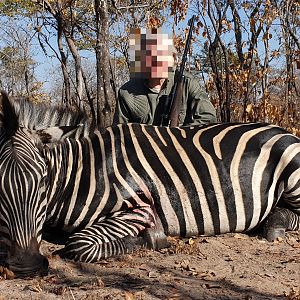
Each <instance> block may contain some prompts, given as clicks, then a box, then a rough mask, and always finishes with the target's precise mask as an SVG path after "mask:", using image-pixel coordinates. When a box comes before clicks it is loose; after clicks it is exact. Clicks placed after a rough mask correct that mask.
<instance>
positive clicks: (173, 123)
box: [169, 77, 183, 127]
mask: <svg viewBox="0 0 300 300" xmlns="http://www.w3.org/2000/svg"><path fill="white" fill-rule="evenodd" d="M182 96H183V77H182V78H181V80H180V81H179V82H177V92H176V94H174V101H173V105H172V109H171V112H170V118H169V119H170V121H169V126H170V127H178V126H179V113H180V108H181V102H182Z"/></svg>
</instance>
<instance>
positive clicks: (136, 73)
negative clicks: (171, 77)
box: [129, 29, 174, 79]
mask: <svg viewBox="0 0 300 300" xmlns="http://www.w3.org/2000/svg"><path fill="white" fill-rule="evenodd" d="M173 49H174V47H173V41H172V39H171V38H170V37H169V36H168V34H166V33H162V32H161V30H160V29H133V30H131V33H130V37H129V56H130V75H131V77H138V78H146V79H149V78H168V74H169V72H171V71H172V70H173V66H174V58H173V52H174V51H173Z"/></svg>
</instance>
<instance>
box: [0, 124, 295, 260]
mask: <svg viewBox="0 0 300 300" xmlns="http://www.w3.org/2000/svg"><path fill="white" fill-rule="evenodd" d="M4 123H5V122H4ZM45 133H46V134H47V135H51V129H49V130H45V131H42V130H39V131H33V130H26V129H22V128H20V129H18V130H17V131H16V133H15V134H13V136H11V137H9V138H7V137H6V132H5V124H4V130H3V136H2V137H1V142H2V144H1V154H0V155H1V156H0V157H1V160H2V163H1V164H0V171H1V172H2V174H4V175H5V178H6V175H7V174H8V178H10V179H7V180H6V179H2V181H1V186H0V188H1V191H0V195H1V202H0V205H1V209H0V211H1V212H0V214H1V215H0V224H1V228H0V232H1V236H2V238H3V239H4V240H5V241H6V243H7V244H9V243H10V242H12V241H14V242H16V243H17V244H18V245H19V246H20V247H25V248H26V247H28V245H29V244H30V241H31V240H32V239H33V238H34V239H37V240H38V241H39V240H40V238H41V237H40V232H41V230H42V226H43V225H44V228H45V229H47V230H49V229H51V230H52V231H53V230H54V231H55V230H57V231H60V232H61V231H62V232H65V233H67V234H68V235H70V237H69V239H68V241H67V243H66V247H65V251H64V255H65V256H66V257H69V258H73V259H76V260H81V261H86V262H91V261H97V260H99V259H101V258H103V257H109V256H112V255H116V254H120V253H126V252H128V251H132V250H133V249H134V248H135V247H136V246H139V245H143V244H145V243H146V244H148V245H150V246H152V247H159V245H164V244H165V242H164V239H165V237H166V235H180V236H194V235H198V234H205V235H215V234H220V233H226V232H244V231H249V230H251V229H253V228H255V227H256V226H258V225H260V224H262V222H263V221H265V220H266V219H268V217H269V216H271V217H270V220H271V221H269V222H267V228H271V229H272V226H273V227H274V226H275V227H276V228H279V229H281V228H283V227H284V229H290V230H298V229H299V227H300V217H299V212H300V171H299V170H300V141H299V138H297V137H296V136H294V135H292V134H290V133H288V132H286V131H285V130H283V129H282V128H279V127H276V126H272V125H267V124H259V123H257V124H217V125H211V126H205V127H191V128H163V127H153V126H147V125H139V124H128V125H118V126H116V127H109V128H107V129H105V130H104V131H103V132H101V133H100V132H98V131H96V132H94V133H91V132H90V133H89V134H90V135H89V136H85V137H80V138H64V139H62V140H60V141H59V142H55V143H52V144H51V143H50V141H51V138H49V139H47V145H48V146H49V147H48V146H47V147H46V148H41V143H43V135H45ZM59 135H60V134H58V136H57V137H56V139H59ZM39 136H42V138H41V139H40V140H39ZM61 136H64V130H63V129H62V133H61ZM75 137H76V134H75ZM16 145H18V148H19V149H20V151H15V147H16ZM25 162H26V163H29V164H30V166H31V167H28V168H26V172H27V173H29V174H28V175H24V174H23V173H22V172H23V171H24V169H25V168H21V167H19V166H21V165H22V164H25ZM13 165H18V167H13ZM29 179H30V180H29ZM9 190H10V191H13V192H10V194H8V191H9ZM44 190H45V193H44ZM14 195H18V196H14ZM5 203H11V204H10V205H7V204H5ZM282 203H284V206H285V208H284V209H280V208H277V207H278V206H281V205H282ZM46 206H47V208H46ZM275 207H276V209H275ZM21 211H22V212H24V211H26V213H25V214H24V213H21ZM8 215H16V216H17V217H16V218H11V219H10V220H8V219H7V216H8ZM44 219H45V222H43V220H44ZM282 220H284V221H282ZM43 223H44V224H43ZM282 223H284V224H282ZM274 224H275V225H274ZM22 228H24V229H23V230H22ZM268 230H269V229H268ZM276 230H277V229H276ZM267 236H273V233H271V234H269V233H267Z"/></svg>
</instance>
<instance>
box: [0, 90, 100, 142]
mask: <svg viewBox="0 0 300 300" xmlns="http://www.w3.org/2000/svg"><path fill="white" fill-rule="evenodd" d="M1 96H2V97H6V95H5V93H4V92H1ZM8 100H9V102H10V105H11V107H12V108H13V110H14V113H15V115H16V117H17V120H18V124H19V126H21V127H25V128H28V129H31V130H43V129H47V128H50V127H58V126H78V127H77V130H76V132H75V133H74V135H73V137H75V138H79V137H84V136H88V135H89V134H90V133H91V132H93V131H94V129H95V128H94V127H93V126H92V124H91V122H90V121H89V119H88V117H87V115H86V114H85V113H83V112H81V111H75V110H72V109H69V108H62V107H59V106H50V105H46V104H43V103H38V104H34V103H32V102H30V101H28V100H27V99H26V98H13V99H8ZM2 125H3V109H2V108H1V110H0V126H1V127H2Z"/></svg>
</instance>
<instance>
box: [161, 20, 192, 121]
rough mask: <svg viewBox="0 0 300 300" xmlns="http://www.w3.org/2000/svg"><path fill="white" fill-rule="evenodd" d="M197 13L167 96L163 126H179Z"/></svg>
mask: <svg viewBox="0 0 300 300" xmlns="http://www.w3.org/2000/svg"><path fill="white" fill-rule="evenodd" d="M194 22H195V15H193V16H192V18H191V19H189V21H188V26H189V27H190V29H189V33H188V36H187V39H186V42H185V48H184V52H183V56H182V59H181V64H180V68H179V70H176V71H175V77H174V85H173V87H172V90H171V93H170V95H169V96H168V97H167V99H166V102H165V105H164V110H163V114H162V118H161V126H170V127H178V126H179V111H180V106H181V101H182V96H183V82H184V75H183V72H184V69H185V64H186V60H187V55H188V52H189V50H190V45H191V39H192V33H193V30H194Z"/></svg>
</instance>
